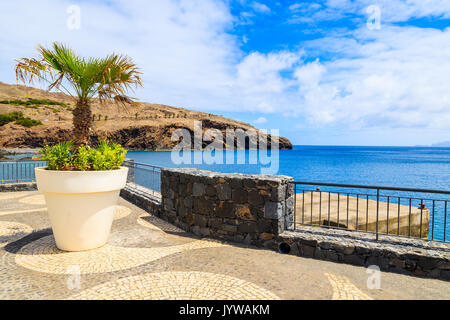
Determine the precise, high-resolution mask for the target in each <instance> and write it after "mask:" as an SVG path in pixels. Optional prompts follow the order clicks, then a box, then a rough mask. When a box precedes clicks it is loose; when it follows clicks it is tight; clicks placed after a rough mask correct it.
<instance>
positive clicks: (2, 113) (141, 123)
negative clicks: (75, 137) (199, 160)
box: [0, 82, 292, 150]
mask: <svg viewBox="0 0 450 320" xmlns="http://www.w3.org/2000/svg"><path fill="white" fill-rule="evenodd" d="M73 108H74V103H73V101H72V100H71V99H70V97H68V96H66V95H64V94H61V93H52V92H47V91H45V90H40V89H36V88H32V87H28V86H23V85H12V84H6V83H2V82H0V148H41V147H43V146H45V145H47V144H48V145H52V144H55V143H58V142H62V141H65V140H70V139H72V110H73ZM92 114H93V115H92V117H93V120H94V121H93V125H94V129H93V130H92V132H91V140H92V141H93V142H96V141H99V140H102V139H103V138H107V139H110V140H113V141H115V142H118V143H120V144H122V145H123V146H124V147H125V148H127V149H128V150H168V149H171V148H172V147H173V146H174V145H175V144H176V142H173V141H171V137H172V133H173V131H174V130H176V129H179V128H186V129H188V130H190V131H191V132H192V131H193V129H194V128H193V126H194V120H197V121H202V125H203V129H204V130H206V129H210V128H215V129H218V130H220V131H222V132H223V133H224V132H225V130H226V129H228V128H229V129H239V128H240V129H243V130H248V129H254V127H253V126H251V125H250V124H248V123H245V122H240V121H236V120H232V119H229V118H225V117H223V116H220V115H214V114H210V113H205V112H198V111H193V110H188V109H183V108H176V107H171V106H166V105H161V104H152V103H146V102H142V103H134V104H133V105H130V106H128V107H126V108H125V109H124V108H122V107H119V106H117V105H115V104H111V105H107V106H100V104H99V103H98V102H96V101H94V103H93V104H92ZM268 141H269V143H270V138H269V139H268ZM207 144H208V142H205V145H207ZM225 147H226V146H225ZM291 148H292V145H291V143H290V141H289V140H288V139H287V138H284V137H280V149H291Z"/></svg>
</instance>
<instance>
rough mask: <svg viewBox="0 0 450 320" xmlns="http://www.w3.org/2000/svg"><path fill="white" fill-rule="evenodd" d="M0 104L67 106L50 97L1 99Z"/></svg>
mask: <svg viewBox="0 0 450 320" xmlns="http://www.w3.org/2000/svg"><path fill="white" fill-rule="evenodd" d="M0 104H10V105H13V106H31V105H36V106H37V105H43V106H61V107H66V106H67V104H65V103H64V102H59V101H54V100H48V99H31V98H29V99H28V100H26V101H24V100H1V101H0Z"/></svg>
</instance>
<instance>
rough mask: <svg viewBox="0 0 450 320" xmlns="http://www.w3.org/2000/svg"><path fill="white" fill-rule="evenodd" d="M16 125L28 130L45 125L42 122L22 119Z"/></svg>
mask: <svg viewBox="0 0 450 320" xmlns="http://www.w3.org/2000/svg"><path fill="white" fill-rule="evenodd" d="M15 124H18V125H21V126H24V127H26V128H31V127H34V126H40V125H41V124H43V123H42V122H41V121H40V120H33V119H31V118H22V119H18V120H17V121H16V122H15Z"/></svg>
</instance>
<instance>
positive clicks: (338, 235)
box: [277, 226, 450, 280]
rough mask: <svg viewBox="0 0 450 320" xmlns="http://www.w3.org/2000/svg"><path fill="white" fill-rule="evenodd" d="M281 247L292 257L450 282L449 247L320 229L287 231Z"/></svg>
mask: <svg viewBox="0 0 450 320" xmlns="http://www.w3.org/2000/svg"><path fill="white" fill-rule="evenodd" d="M277 242H278V243H283V242H284V243H287V244H289V245H290V248H291V251H290V254H293V255H298V256H301V257H307V258H315V259H320V260H327V261H334V262H341V263H348V264H352V265H358V266H365V267H368V266H371V265H376V266H378V267H379V268H380V269H381V270H384V271H389V272H396V273H403V274H408V275H414V276H420V277H429V278H439V279H443V280H450V244H446V243H436V242H429V241H426V240H420V239H409V238H399V237H392V236H383V235H380V236H379V240H378V241H376V240H375V235H374V234H367V233H362V232H351V231H345V230H334V229H327V228H320V227H306V226H305V227H303V226H302V227H299V228H298V229H297V230H296V231H285V232H284V233H282V234H280V235H279V236H278V238H277Z"/></svg>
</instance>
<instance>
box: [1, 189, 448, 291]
mask: <svg viewBox="0 0 450 320" xmlns="http://www.w3.org/2000/svg"><path fill="white" fill-rule="evenodd" d="M0 261H1V264H0V299H450V291H449V290H448V288H449V286H448V282H446V281H442V280H434V279H424V278H418V277H412V276H407V275H401V274H395V273H385V272H381V273H380V278H379V280H380V281H379V284H380V287H379V289H373V288H372V289H371V288H370V287H368V285H367V283H368V280H369V282H370V277H371V275H372V274H371V273H368V270H367V269H366V268H364V267H356V266H351V265H346V264H338V263H333V262H327V261H320V260H313V259H306V258H301V257H296V256H291V255H282V254H279V253H276V252H274V251H271V250H265V249H257V248H253V247H248V246H243V245H236V244H233V243H225V242H219V241H215V240H210V239H207V238H198V237H194V236H192V235H191V234H188V233H186V232H184V231H183V230H181V229H178V228H177V227H174V226H173V225H171V224H169V223H167V222H165V221H162V220H160V219H159V218H157V217H155V216H152V215H150V214H148V213H147V212H145V211H143V210H141V209H139V208H137V207H136V206H134V205H132V204H130V203H129V202H127V201H125V200H123V199H121V200H120V203H119V206H118V207H117V210H116V217H115V220H114V223H113V227H112V233H111V236H110V239H109V242H108V244H107V245H106V246H104V247H102V248H99V249H95V250H90V251H86V252H70V253H69V252H63V251H60V250H58V249H57V248H56V246H55V244H54V240H53V236H52V231H51V228H50V224H49V221H48V218H47V212H46V207H45V202H44V198H43V196H42V195H41V194H39V193H37V192H35V191H29V192H11V193H10V192H3V193H0Z"/></svg>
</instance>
